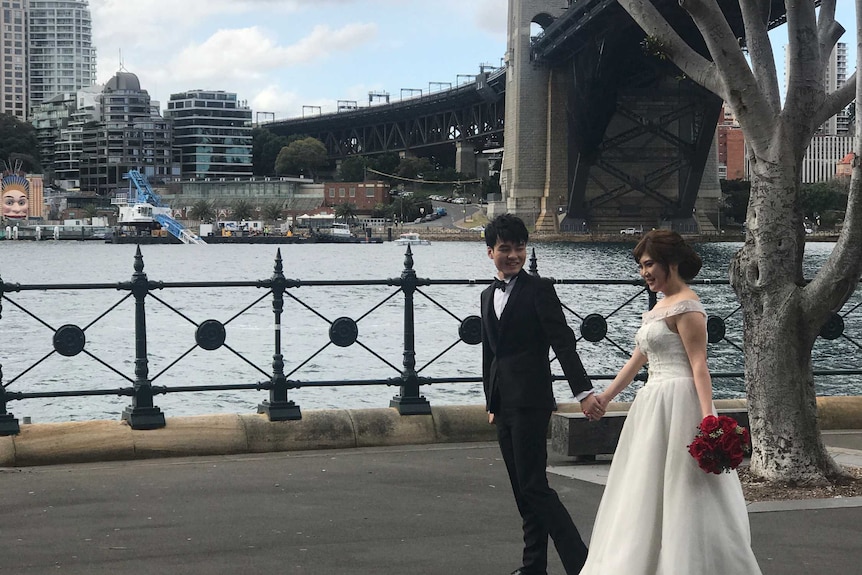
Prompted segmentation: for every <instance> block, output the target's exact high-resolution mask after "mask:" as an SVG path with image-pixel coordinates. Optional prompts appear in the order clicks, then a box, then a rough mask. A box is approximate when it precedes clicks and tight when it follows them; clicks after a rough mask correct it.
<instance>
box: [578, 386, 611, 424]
mask: <svg viewBox="0 0 862 575" xmlns="http://www.w3.org/2000/svg"><path fill="white" fill-rule="evenodd" d="M607 405H608V402H607V399H606V398H603V397H601V396H600V394H598V393H591V394H590V395H588V396H587V397H585V398H584V399H582V400H581V411H583V412H584V415H586V416H587V419H589V420H590V421H597V420H599V419H601V418H602V416H603V415H604V414H605V410H606V409H607Z"/></svg>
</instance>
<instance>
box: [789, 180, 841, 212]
mask: <svg viewBox="0 0 862 575" xmlns="http://www.w3.org/2000/svg"><path fill="white" fill-rule="evenodd" d="M841 188H842V186H841V183H840V182H837V181H836V180H831V181H829V182H818V183H815V184H803V185H802V188H801V190H800V192H801V200H800V201H801V203H802V212H803V213H804V214H805V216H806V217H808V218H814V217H816V214H824V213H826V212H828V211H833V212H835V211H838V212H843V211H844V210H845V208H846V207H847V194H846V193H844V192H842V189H841Z"/></svg>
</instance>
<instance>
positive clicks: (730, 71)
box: [679, 0, 777, 150]
mask: <svg viewBox="0 0 862 575" xmlns="http://www.w3.org/2000/svg"><path fill="white" fill-rule="evenodd" d="M679 5H680V6H682V7H683V8H684V9H685V10H686V11H687V12H688V14H689V16H691V18H692V20H694V23H695V25H696V26H697V28H698V30H700V33H701V35H702V36H703V39H704V41H705V42H706V46H707V49H708V50H709V54H710V56H712V59H713V61H714V62H715V65H716V67H717V68H718V72H719V74H720V75H721V79H722V82H723V83H724V84H725V90H726V94H727V95H726V96H725V101H727V102H728V103H730V106H731V108H732V109H733V113H734V114H735V115H736V117H737V120H739V123H740V125H742V126H743V129H745V127H746V126H748V127H749V128H751V127H752V126H753V125H755V124H757V123H760V122H763V121H768V119H769V118H775V117H776V114H775V113H774V112H773V109H772V108H771V106H770V104H769V103H767V100H766V99H764V98H765V95H764V93H763V92H762V91H761V88H760V85H759V84H758V82H757V80H756V78H755V77H754V74H753V73H752V71H751V68H749V67H748V62H747V61H746V60H745V56H744V55H743V53H742V50H741V49H740V47H739V42H738V40H737V39H736V36H735V34H734V33H733V30H732V29H731V28H730V25H729V24H728V23H727V19H726V18H725V17H724V14H723V13H722V12H721V8H719V6H718V4H717V3H716V1H715V0H680V1H679ZM767 42H768V41H767ZM763 65H765V64H763ZM773 69H774V64H773ZM776 82H777V78H776ZM719 95H720V94H719ZM756 133H758V132H757V131H756V130H753V129H748V130H746V134H747V136H746V137H747V139H748V135H749V134H756ZM749 141H750V142H751V146H752V148H753V149H755V150H762V149H763V145H764V144H765V143H766V142H765V141H757V139H756V138H753V137H752V138H750V139H749Z"/></svg>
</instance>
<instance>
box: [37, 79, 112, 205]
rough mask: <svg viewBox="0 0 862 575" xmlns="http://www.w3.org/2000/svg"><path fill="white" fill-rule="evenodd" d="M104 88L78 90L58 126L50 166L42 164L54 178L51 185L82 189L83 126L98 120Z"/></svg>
mask: <svg viewBox="0 0 862 575" xmlns="http://www.w3.org/2000/svg"><path fill="white" fill-rule="evenodd" d="M102 89H103V86H88V87H87V88H82V89H81V90H78V93H77V94H76V95H75V102H74V104H73V106H72V108H71V111H70V113H69V117H68V120H67V122H65V123H63V124H61V125H60V127H59V130H58V133H57V139H56V140H55V142H54V156H53V158H52V163H51V164H50V165H48V164H45V163H43V164H42V165H43V166H45V168H46V172H48V173H51V174H52V175H53V182H52V183H53V184H54V185H55V186H58V187H60V188H62V189H64V190H77V189H79V188H80V187H81V153H82V152H83V149H84V125H85V124H87V123H88V122H96V121H98V118H99V117H100V114H101V112H100V110H101V103H100V97H101V93H102Z"/></svg>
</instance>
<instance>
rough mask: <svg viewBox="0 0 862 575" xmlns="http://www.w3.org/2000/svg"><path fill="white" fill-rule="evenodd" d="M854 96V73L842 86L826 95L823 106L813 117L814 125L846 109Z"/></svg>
mask: <svg viewBox="0 0 862 575" xmlns="http://www.w3.org/2000/svg"><path fill="white" fill-rule="evenodd" d="M855 96H856V73H855V72H854V73H853V75H852V76H850V78H849V79H848V80H847V81H846V82H844V85H843V86H841V87H840V88H838V89H837V90H835V91H834V92H832V93H830V94H827V95H826V99H825V100H824V101H823V105H822V106H821V107H820V110H818V112H817V115H816V116H815V117H814V125H815V126H819V125H821V124H822V123H823V122H825V121H826V120H828V119H829V118H831V117H832V116H834V115H835V114H837V113H838V112H840V111H841V110H843V109H844V108H846V107H847V106H848V105H849V104H850V102H852V101H853V98H854V97H855Z"/></svg>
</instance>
